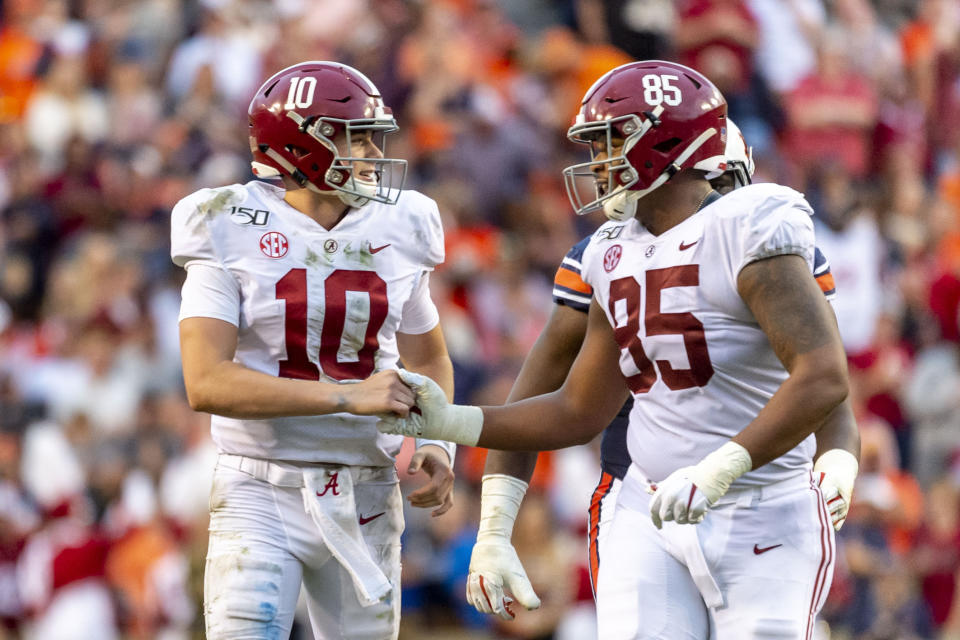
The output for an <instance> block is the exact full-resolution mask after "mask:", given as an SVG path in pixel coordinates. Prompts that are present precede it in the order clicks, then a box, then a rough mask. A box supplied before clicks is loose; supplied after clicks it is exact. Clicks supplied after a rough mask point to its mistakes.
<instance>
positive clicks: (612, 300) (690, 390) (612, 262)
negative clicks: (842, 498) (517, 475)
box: [583, 184, 815, 486]
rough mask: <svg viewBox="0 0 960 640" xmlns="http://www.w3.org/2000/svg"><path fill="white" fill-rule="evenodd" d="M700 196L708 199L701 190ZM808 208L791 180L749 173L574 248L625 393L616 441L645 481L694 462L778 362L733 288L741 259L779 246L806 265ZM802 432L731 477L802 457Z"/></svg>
mask: <svg viewBox="0 0 960 640" xmlns="http://www.w3.org/2000/svg"><path fill="white" fill-rule="evenodd" d="M708 202H709V201H708ZM810 214H812V210H811V208H810V205H809V204H807V202H806V200H805V199H804V198H803V196H802V195H801V194H799V193H797V192H796V191H794V190H792V189H789V188H787V187H783V186H780V185H775V184H755V185H751V186H747V187H744V188H742V189H738V190H736V191H733V192H732V193H729V194H727V195H725V196H723V197H722V198H720V197H716V198H715V199H714V200H713V201H712V202H709V204H707V206H705V207H703V208H702V209H701V210H700V211H699V212H697V213H696V214H694V215H692V216H691V217H689V218H687V219H686V220H684V221H683V222H682V223H680V224H678V225H677V226H675V227H673V228H672V229H669V230H668V231H666V232H664V233H662V234H660V235H659V236H654V235H652V234H651V233H650V232H648V231H647V230H646V229H645V228H644V227H643V225H642V224H640V223H639V222H638V221H636V220H631V221H629V222H627V223H618V222H608V223H607V224H604V225H603V226H602V227H600V229H599V230H598V231H597V232H596V233H595V234H594V236H593V238H592V239H591V241H590V244H589V245H588V246H587V248H586V250H585V251H584V254H583V276H584V281H585V282H586V283H587V284H589V285H590V286H592V287H593V293H594V296H595V299H596V301H597V303H598V304H599V305H600V307H601V308H602V309H603V310H604V312H605V313H606V314H607V318H608V320H609V321H610V324H611V325H612V326H613V328H614V334H615V336H616V339H617V342H618V344H619V345H620V347H621V349H622V351H621V357H620V368H621V371H622V373H623V375H624V377H625V378H626V380H627V384H628V386H629V387H630V390H631V392H632V394H633V397H634V399H635V401H634V404H633V410H632V411H631V413H630V426H629V429H628V435H627V446H628V449H629V451H630V457H631V459H632V463H633V464H634V465H636V466H637V467H639V470H640V471H641V472H642V473H643V474H644V477H646V478H647V479H649V480H651V481H659V480H663V479H664V478H666V477H667V476H668V475H670V473H672V472H673V471H675V470H676V469H678V468H680V467H683V466H688V465H692V464H696V463H697V462H699V461H700V460H701V459H702V458H703V457H704V456H705V455H707V454H708V453H710V452H711V451H713V450H714V449H716V448H717V447H719V446H720V445H722V444H723V443H724V442H726V441H727V440H729V439H730V438H732V437H733V436H735V435H737V434H738V433H739V432H740V431H742V430H743V428H744V427H746V426H747V424H749V423H750V422H751V421H752V420H753V419H754V418H755V417H756V416H757V414H758V413H759V412H760V410H761V409H762V408H763V407H764V405H766V404H767V401H768V400H769V399H770V397H771V396H772V395H773V394H774V392H776V390H777V389H778V388H779V387H780V385H781V384H782V383H783V381H784V380H786V379H787V371H786V370H785V369H784V367H783V365H782V364H781V363H780V361H779V360H778V359H777V356H776V355H775V354H774V352H773V349H772V348H771V347H770V344H769V341H768V340H767V336H766V334H764V333H763V331H762V330H761V329H760V327H759V325H758V324H757V322H756V320H755V319H754V317H753V314H752V313H751V312H750V309H749V308H748V307H747V305H746V304H745V303H744V301H743V299H741V297H740V295H739V293H738V292H737V276H738V275H739V273H740V270H741V269H742V268H743V267H744V266H746V265H747V264H749V263H751V262H754V261H756V260H760V259H763V258H768V257H771V256H776V255H781V254H797V255H800V256H802V257H803V258H804V259H805V260H806V261H807V263H808V265H809V266H810V268H811V270H812V269H813V260H814V233H813V224H812V221H811V219H810ZM814 450H815V441H814V438H813V436H810V437H808V438H806V439H805V440H804V441H803V442H802V443H800V444H799V445H798V446H797V447H795V448H794V449H793V450H791V451H789V452H788V453H786V454H784V455H783V456H781V457H779V458H777V459H776V460H774V461H773V462H771V463H769V464H767V465H764V466H763V467H761V468H759V469H756V470H754V471H751V472H749V473H747V474H745V475H743V476H742V477H741V478H740V479H739V480H737V482H736V483H735V485H737V486H748V485H761V484H767V483H770V482H775V481H778V480H781V479H785V478H787V477H789V476H792V475H796V474H797V473H799V472H801V471H804V470H806V469H809V468H810V465H811V459H812V456H813V453H814Z"/></svg>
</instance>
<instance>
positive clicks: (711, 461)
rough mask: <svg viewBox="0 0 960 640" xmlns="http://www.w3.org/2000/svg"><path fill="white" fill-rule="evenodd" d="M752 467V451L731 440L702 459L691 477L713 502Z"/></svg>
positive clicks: (711, 502)
mask: <svg viewBox="0 0 960 640" xmlns="http://www.w3.org/2000/svg"><path fill="white" fill-rule="evenodd" d="M751 468H753V460H752V459H751V458H750V452H749V451H747V450H746V449H745V448H744V447H743V446H741V445H739V444H737V443H736V442H734V441H732V440H730V441H728V442H726V443H724V445H723V446H722V447H720V448H719V449H717V450H715V451H713V452H711V453H709V454H708V455H707V456H706V457H705V458H704V459H703V460H701V461H700V462H699V463H698V464H697V466H695V467H694V470H693V474H692V478H691V479H692V480H693V481H694V483H696V485H697V487H698V488H699V489H700V490H701V491H702V492H703V494H704V495H705V496H706V497H707V500H709V501H710V504H713V503H714V502H716V501H717V500H719V499H720V497H721V496H723V495H724V494H725V493H726V492H727V491H728V490H729V489H730V485H731V484H733V482H734V480H736V479H737V478H739V477H740V476H742V475H743V474H745V473H746V472H747V471H750V469H751Z"/></svg>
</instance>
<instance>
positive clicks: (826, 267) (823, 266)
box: [813, 247, 837, 302]
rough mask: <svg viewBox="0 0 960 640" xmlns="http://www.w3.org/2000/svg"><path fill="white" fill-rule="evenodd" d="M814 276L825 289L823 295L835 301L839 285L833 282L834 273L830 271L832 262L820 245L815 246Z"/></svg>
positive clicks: (822, 288)
mask: <svg viewBox="0 0 960 640" xmlns="http://www.w3.org/2000/svg"><path fill="white" fill-rule="evenodd" d="M813 277H814V278H816V279H817V284H818V285H820V291H823V295H825V296H826V297H827V300H829V301H831V302H833V300H834V299H835V298H836V297H837V286H836V284H835V283H834V282H833V274H832V273H830V262H829V261H828V260H827V256H825V255H823V252H822V251H820V248H819V247H815V248H814V253H813Z"/></svg>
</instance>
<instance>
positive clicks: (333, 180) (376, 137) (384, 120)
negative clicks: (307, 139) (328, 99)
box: [287, 111, 407, 207]
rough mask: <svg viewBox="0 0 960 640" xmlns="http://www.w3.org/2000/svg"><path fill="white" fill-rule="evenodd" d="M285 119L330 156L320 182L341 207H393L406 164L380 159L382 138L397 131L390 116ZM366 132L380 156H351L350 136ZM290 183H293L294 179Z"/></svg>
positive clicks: (293, 114) (305, 182) (305, 183)
mask: <svg viewBox="0 0 960 640" xmlns="http://www.w3.org/2000/svg"><path fill="white" fill-rule="evenodd" d="M287 116H288V117H290V118H291V119H292V120H294V121H295V122H296V123H297V126H298V127H299V128H300V130H301V131H302V132H304V133H306V134H308V135H310V136H311V137H313V138H314V139H315V140H317V141H318V142H320V144H322V145H323V146H324V147H326V148H327V150H328V151H330V153H331V154H332V155H333V159H332V160H331V161H330V167H329V168H328V169H327V171H326V172H325V173H324V175H323V182H324V184H325V185H326V186H327V187H330V188H331V189H333V190H335V191H336V192H337V196H338V197H339V198H340V199H341V200H342V201H343V202H344V204H347V205H349V206H351V207H362V206H363V205H365V204H366V203H367V202H368V201H374V202H382V203H384V204H396V202H397V199H398V198H399V197H400V192H401V190H402V188H403V184H404V181H405V180H406V174H407V161H406V160H401V159H397V158H386V157H383V156H385V155H386V135H387V134H388V133H391V132H393V131H396V130H397V129H398V127H397V123H396V120H394V119H393V116H391V115H389V114H388V113H386V112H384V113H380V114H378V115H377V117H374V118H360V119H350V120H347V119H343V118H331V117H326V116H322V117H315V116H310V117H307V118H303V117H302V116H300V115H299V114H298V113H296V112H294V111H290V112H288V113H287ZM338 132H342V136H338ZM368 132H369V134H370V135H371V138H372V140H371V143H372V145H373V146H375V147H376V148H377V149H378V150H379V152H380V156H379V157H365V156H360V155H353V153H352V148H353V145H352V141H353V138H354V136H356V135H361V136H365V135H366V134H367V133H368ZM338 142H339V143H340V144H339V145H338V144H337V143H338ZM368 144H369V143H368ZM364 174H367V175H364ZM301 175H302V174H301ZM294 179H297V178H296V176H295V175H294ZM298 182H300V184H301V186H305V187H307V188H308V189H310V190H311V191H315V192H317V193H325V192H326V190H325V189H321V188H319V187H317V185H315V184H314V183H312V182H310V181H309V180H306V179H305V177H304V179H303V180H298Z"/></svg>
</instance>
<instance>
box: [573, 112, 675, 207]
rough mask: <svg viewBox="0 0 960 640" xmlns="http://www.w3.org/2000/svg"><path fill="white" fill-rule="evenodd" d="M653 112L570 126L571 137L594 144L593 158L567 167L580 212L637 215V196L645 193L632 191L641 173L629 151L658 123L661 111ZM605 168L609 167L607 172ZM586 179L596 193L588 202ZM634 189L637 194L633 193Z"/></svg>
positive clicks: (574, 197) (591, 149)
mask: <svg viewBox="0 0 960 640" xmlns="http://www.w3.org/2000/svg"><path fill="white" fill-rule="evenodd" d="M649 115H652V116H654V117H653V118H649V117H648V118H647V119H645V120H641V119H640V117H639V116H637V115H635V114H628V115H624V116H620V117H618V118H611V119H609V120H598V121H594V122H578V123H576V124H574V125H573V126H572V127H570V130H569V131H568V132H567V138H569V139H570V140H571V141H573V142H576V143H579V144H585V145H588V146H589V147H590V161H589V162H581V163H579V164H574V165H571V166H569V167H566V168H565V169H564V170H563V178H564V182H565V183H566V187H567V196H568V197H569V198H570V203H571V204H572V205H573V208H574V210H575V211H576V213H577V215H585V214H587V213H592V212H594V211H596V210H598V209H603V210H604V213H605V214H606V215H607V217H608V218H610V219H611V220H627V219H629V218H631V217H632V216H633V212H634V211H635V209H636V200H638V199H639V197H640V195H642V194H641V192H634V191H630V187H632V186H633V185H635V184H636V183H637V181H638V180H639V179H640V177H639V176H638V175H637V172H636V171H634V169H633V166H632V165H631V164H630V161H629V160H628V159H627V154H628V153H629V152H630V150H631V149H632V148H633V147H634V145H635V144H636V143H637V141H638V140H639V139H640V138H641V137H643V135H644V134H646V133H647V131H649V130H650V128H651V127H652V126H653V125H654V122H655V118H656V117H657V116H658V115H659V113H650V114H649ZM578 119H579V117H578ZM620 141H622V143H620ZM598 158H599V159H598ZM602 169H606V171H605V173H606V175H605V176H604V175H603V174H604V171H602ZM586 180H589V181H590V182H591V183H592V184H593V188H594V195H595V196H596V197H595V198H594V199H592V200H587V201H586V202H585V200H586V198H584V197H583V192H582V190H583V187H584V185H583V184H582V183H583V182H585V181H586ZM660 184H662V183H660ZM660 184H656V186H657V187H658V186H660ZM654 188H655V187H654ZM634 193H635V194H637V195H635V196H634V195H631V194H634ZM643 193H646V190H645V191H644V192H643Z"/></svg>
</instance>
